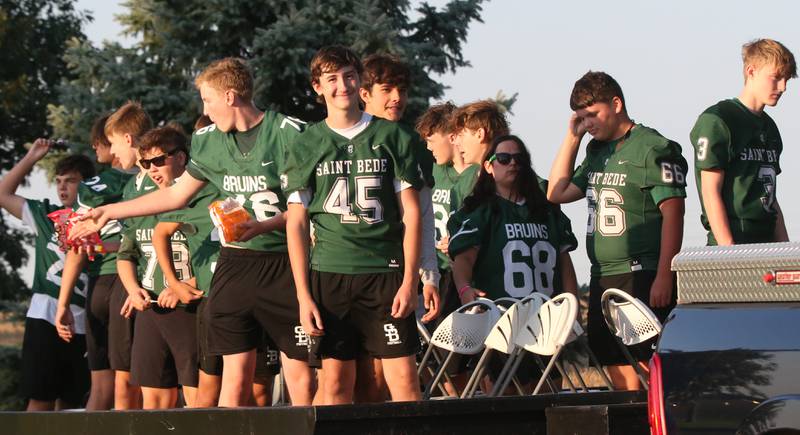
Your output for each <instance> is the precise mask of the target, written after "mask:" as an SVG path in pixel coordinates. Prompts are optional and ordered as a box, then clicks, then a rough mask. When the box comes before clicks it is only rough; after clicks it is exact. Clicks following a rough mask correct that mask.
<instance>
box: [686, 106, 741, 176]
mask: <svg viewBox="0 0 800 435" xmlns="http://www.w3.org/2000/svg"><path fill="white" fill-rule="evenodd" d="M689 137H690V139H691V141H692V146H693V147H694V152H695V160H694V164H695V167H697V169H700V170H704V169H725V168H726V167H727V166H728V163H729V162H730V160H731V157H732V156H731V155H730V154H731V150H730V145H731V133H730V130H729V129H728V126H727V125H725V122H724V121H723V120H722V118H720V117H719V116H717V115H715V114H712V113H703V114H702V115H700V117H699V118H697V122H696V123H695V124H694V128H692V132H691V134H690V136H689Z"/></svg>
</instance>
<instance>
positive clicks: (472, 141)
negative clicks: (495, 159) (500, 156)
mask: <svg viewBox="0 0 800 435" xmlns="http://www.w3.org/2000/svg"><path fill="white" fill-rule="evenodd" d="M452 123H453V127H452V129H453V134H454V135H455V144H456V148H457V149H458V152H459V153H461V157H462V159H463V160H464V163H465V164H467V165H481V164H482V163H483V161H484V160H486V155H487V154H488V153H489V148H490V147H491V146H492V141H493V140H494V138H496V137H499V136H505V135H507V134H508V121H506V116H505V115H504V114H503V112H502V111H501V110H500V106H498V105H497V103H495V102H494V101H490V100H480V101H475V102H473V103H469V104H466V105H464V106H461V107H459V108H458V110H456V111H455V113H453V116H452ZM475 176H476V179H475V180H473V184H474V182H475V181H476V180H477V174H476V175H475ZM470 190H471V189H470ZM461 199H463V198H461Z"/></svg>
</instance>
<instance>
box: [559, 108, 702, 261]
mask: <svg viewBox="0 0 800 435" xmlns="http://www.w3.org/2000/svg"><path fill="white" fill-rule="evenodd" d="M618 146H619V149H617V147H618ZM686 171H687V164H686V159H684V158H683V156H682V155H681V147H680V145H678V144H677V143H675V142H673V141H670V140H669V139H666V138H664V137H663V136H661V135H660V134H659V133H658V132H657V131H655V130H653V129H651V128H648V127H645V126H643V125H641V124H637V125H636V126H635V127H634V128H633V129H632V130H630V131H629V132H628V134H626V135H625V137H623V138H621V139H619V140H616V141H610V142H601V141H597V140H592V141H590V142H589V144H588V145H587V147H586V158H585V159H584V160H583V162H582V163H581V165H580V167H578V169H576V170H575V174H574V175H573V178H572V183H573V184H575V185H576V186H578V187H579V188H580V189H581V190H582V191H583V192H584V193H585V195H586V199H587V202H588V208H589V221H588V225H587V228H586V250H587V252H588V254H589V259H590V260H591V262H592V275H593V276H608V275H617V274H622V273H629V272H632V271H637V270H656V269H657V268H658V256H659V252H660V249H661V219H662V218H661V211H660V210H659V208H658V204H659V203H660V202H661V201H663V200H665V199H668V198H673V197H682V198H683V197H686Z"/></svg>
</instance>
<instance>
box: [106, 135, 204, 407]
mask: <svg viewBox="0 0 800 435" xmlns="http://www.w3.org/2000/svg"><path fill="white" fill-rule="evenodd" d="M137 146H138V151H139V154H140V156H141V159H139V165H140V166H141V167H142V169H143V170H144V171H146V174H147V176H148V177H149V178H150V179H151V180H152V181H153V182H154V183H155V184H156V186H158V188H159V189H165V188H167V187H169V186H171V185H172V184H173V183H174V182H175V180H176V179H177V178H178V177H180V176H181V175H182V174H183V173H184V170H185V168H186V163H187V162H188V156H189V144H188V140H187V138H186V136H185V135H184V134H183V132H182V131H180V130H178V129H177V128H174V127H170V126H167V127H160V128H156V129H153V130H151V131H149V132H147V133H146V134H145V135H144V136H142V137H141V139H140V140H139V141H138V143H137ZM217 197H218V192H217V191H216V189H215V188H214V187H213V186H211V185H208V186H206V188H204V189H203V190H202V191H200V193H198V195H196V196H195V197H194V198H192V200H191V201H190V204H189V206H190V207H189V208H188V209H186V210H185V211H181V212H180V213H178V214H177V215H175V216H148V217H142V218H138V219H137V220H138V225H137V227H136V228H134V229H131V230H129V231H127V232H126V234H125V235H124V236H123V243H122V247H121V248H120V252H119V253H118V257H119V259H120V261H123V260H128V261H131V260H139V264H140V266H143V267H140V268H139V270H140V273H139V276H138V277H137V276H136V275H135V274H133V271H129V272H128V275H127V276H125V277H123V276H122V273H123V272H122V270H120V274H121V277H123V278H124V279H123V283H124V284H125V287H126V289H127V290H128V294H129V297H130V304H129V306H128V307H126V308H127V310H126V312H125V315H126V316H128V315H130V313H131V311H132V310H133V309H136V310H138V311H140V312H139V313H138V315H137V318H136V325H135V333H134V340H133V351H132V354H133V355H132V360H131V381H132V382H133V383H134V384H136V385H139V386H141V387H142V399H143V407H144V408H145V409H163V408H172V407H174V406H175V404H176V401H177V396H178V393H177V386H178V385H181V386H182V387H183V395H184V399H185V401H186V404H187V406H194V404H195V393H196V390H197V389H196V387H197V383H198V372H197V364H198V356H197V351H198V346H197V331H196V323H197V320H196V316H197V311H198V303H197V302H198V300H199V299H200V298H201V297H202V296H203V292H202V291H198V290H197V288H198V287H196V286H197V284H196V282H195V281H196V277H200V276H202V277H210V273H211V270H210V269H211V264H212V262H213V261H214V260H215V259H216V255H217V253H218V250H219V244H214V243H213V242H212V241H211V229H212V227H213V225H212V224H211V222H210V220H209V219H208V205H209V204H210V203H211V202H212V201H213V200H214V199H216V198H217ZM190 211H193V213H190ZM163 219H172V220H179V221H180V222H181V224H180V225H179V228H178V231H176V232H175V233H174V234H172V237H171V239H170V240H169V241H168V242H167V243H168V244H169V245H168V246H169V247H168V250H169V253H168V254H167V255H168V256H165V255H164V253H163V252H162V255H158V254H159V253H158V251H157V248H156V246H155V245H156V240H155V239H156V237H155V236H154V233H155V232H156V227H157V225H158V222H159V220H163ZM162 248H163V246H162ZM162 263H166V264H167V265H168V268H162ZM167 271H169V272H170V273H171V277H173V278H174V280H173V282H171V285H168V280H167V275H168V273H167ZM209 280H210V279H206V280H204V282H207V281H209ZM183 281H185V283H183ZM182 283H183V284H185V285H180V284H182ZM192 285H193V286H192ZM203 288H206V289H207V288H208V287H207V286H206V287H203Z"/></svg>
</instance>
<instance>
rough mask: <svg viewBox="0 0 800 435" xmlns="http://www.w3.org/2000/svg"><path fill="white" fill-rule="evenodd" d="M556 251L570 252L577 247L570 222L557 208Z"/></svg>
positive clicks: (576, 240)
mask: <svg viewBox="0 0 800 435" xmlns="http://www.w3.org/2000/svg"><path fill="white" fill-rule="evenodd" d="M557 224H558V236H559V246H558V247H557V248H558V252H570V251H574V250H575V249H577V248H578V239H577V238H576V237H575V234H573V233H572V222H571V221H570V220H569V218H568V217H567V215H565V214H564V212H563V211H561V208H560V207H559V208H558V222H557Z"/></svg>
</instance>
